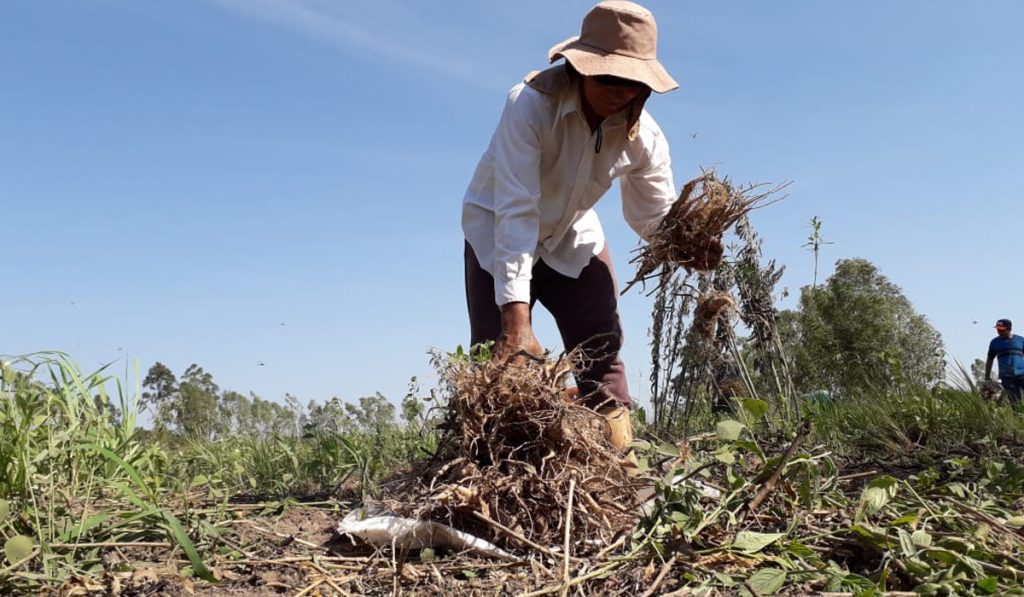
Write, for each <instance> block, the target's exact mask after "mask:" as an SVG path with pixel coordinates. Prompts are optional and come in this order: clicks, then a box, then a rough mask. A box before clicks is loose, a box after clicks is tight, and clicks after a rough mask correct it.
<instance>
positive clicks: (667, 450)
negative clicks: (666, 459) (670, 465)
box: [658, 443, 679, 458]
mask: <svg viewBox="0 0 1024 597" xmlns="http://www.w3.org/2000/svg"><path fill="white" fill-rule="evenodd" d="M658 454H661V455H662V456H670V457H672V458H679V448H677V447H675V446H673V445H672V444H669V443H663V444H660V445H659V446H658Z"/></svg>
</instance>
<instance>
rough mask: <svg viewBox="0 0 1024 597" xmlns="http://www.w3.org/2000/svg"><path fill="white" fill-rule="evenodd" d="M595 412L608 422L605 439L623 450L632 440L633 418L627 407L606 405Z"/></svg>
mask: <svg viewBox="0 0 1024 597" xmlns="http://www.w3.org/2000/svg"><path fill="white" fill-rule="evenodd" d="M597 412H598V413H599V414H600V415H601V416H603V417H604V420H605V422H607V423H608V429H607V430H606V431H605V439H607V440H608V441H609V442H610V443H611V445H613V446H615V447H616V448H618V449H619V450H620V451H622V452H625V451H626V447H627V446H629V442H631V441H633V420H632V419H631V418H630V417H629V409H628V408H626V407H625V406H608V407H605V408H602V409H600V410H599V411H597Z"/></svg>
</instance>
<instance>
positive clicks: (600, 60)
mask: <svg viewBox="0 0 1024 597" xmlns="http://www.w3.org/2000/svg"><path fill="white" fill-rule="evenodd" d="M559 58H565V59H566V60H567V61H568V62H569V63H570V64H572V66H573V68H575V69H576V70H577V71H579V72H580V74H582V75H587V76H594V75H614V76H616V77H622V78H624V79H631V80H633V81H640V82H641V83H643V84H645V85H647V86H648V87H650V88H651V89H652V90H654V91H656V92H658V93H665V92H666V91H672V90H673V89H675V88H677V87H679V84H678V83H676V81H675V79H673V78H672V77H671V76H670V75H669V74H668V71H666V70H665V67H664V66H662V65H661V63H660V62H658V26H657V24H655V22H654V15H652V14H651V11H649V10H647V9H646V8H644V7H643V6H640V5H639V4H636V3H634V2H627V1H626V0H606V1H605V2H600V3H598V4H597V5H595V6H594V8H591V9H590V12H588V13H587V16H585V17H583V28H582V29H581V31H580V34H579V36H577V37H570V38H569V39H567V40H565V41H563V42H562V43H560V44H558V45H556V46H555V47H553V48H551V50H549V51H548V59H549V60H550V61H551V62H554V61H555V60H558V59H559Z"/></svg>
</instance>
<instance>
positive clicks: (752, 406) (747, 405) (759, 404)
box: [741, 398, 768, 420]
mask: <svg viewBox="0 0 1024 597" xmlns="http://www.w3.org/2000/svg"><path fill="white" fill-rule="evenodd" d="M741 404H742V405H743V410H745V411H747V413H749V414H750V416H751V418H753V419H754V420H757V419H760V418H761V417H763V416H765V415H766V414H768V403H767V402H765V401H764V400H758V399H757V398H744V399H743V402H742V403H741Z"/></svg>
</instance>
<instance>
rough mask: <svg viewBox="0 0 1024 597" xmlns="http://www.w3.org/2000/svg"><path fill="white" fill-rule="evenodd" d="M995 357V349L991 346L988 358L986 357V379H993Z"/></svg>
mask: <svg viewBox="0 0 1024 597" xmlns="http://www.w3.org/2000/svg"><path fill="white" fill-rule="evenodd" d="M995 358H996V353H995V351H994V350H992V349H991V348H989V349H988V358H986V359H985V381H988V380H990V379H992V361H993V360H995Z"/></svg>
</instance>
